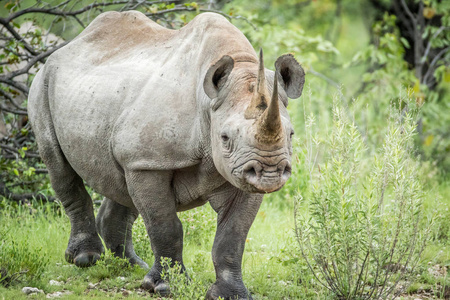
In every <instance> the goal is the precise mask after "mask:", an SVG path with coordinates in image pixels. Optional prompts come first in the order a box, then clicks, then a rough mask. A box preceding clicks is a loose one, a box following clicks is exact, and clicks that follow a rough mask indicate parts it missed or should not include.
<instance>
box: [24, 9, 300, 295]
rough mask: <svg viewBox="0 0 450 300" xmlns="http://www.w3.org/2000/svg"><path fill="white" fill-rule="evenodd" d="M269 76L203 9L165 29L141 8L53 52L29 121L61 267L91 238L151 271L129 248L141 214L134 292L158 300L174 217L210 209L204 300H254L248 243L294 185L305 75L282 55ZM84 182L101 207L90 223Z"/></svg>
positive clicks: (86, 260)
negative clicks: (268, 201) (61, 246)
mask: <svg viewBox="0 0 450 300" xmlns="http://www.w3.org/2000/svg"><path fill="white" fill-rule="evenodd" d="M275 69H276V71H275V72H273V71H270V70H267V69H265V67H264V63H263V56H262V51H261V52H260V55H259V57H258V55H257V54H256V52H255V50H254V49H253V47H252V45H251V44H250V42H249V41H248V40H247V39H246V38H245V36H244V35H243V34H242V33H241V32H240V31H239V30H238V29H237V28H236V27H234V26H233V25H232V24H231V23H230V22H229V21H228V20H227V19H226V18H224V17H222V16H220V15H218V14H213V13H203V14H200V15H198V16H197V17H195V18H194V19H193V20H192V21H191V22H190V23H188V24H187V25H186V26H184V27H183V28H181V29H179V30H169V29H166V28H164V27H162V26H160V25H158V24H157V23H155V22H153V21H151V20H150V19H148V18H147V17H146V16H145V15H144V14H142V13H140V12H134V11H129V12H122V13H119V12H107V13H103V14H101V15H100V16H98V17H97V18H96V19H95V20H94V21H93V22H92V23H91V24H90V25H89V26H88V27H87V28H86V29H85V30H84V31H83V32H82V33H81V34H80V35H79V36H77V37H76V38H75V39H74V40H73V41H71V42H70V43H69V44H68V45H66V46H65V47H63V48H61V49H60V50H58V51H56V52H55V53H53V54H52V55H51V56H50V57H49V58H48V60H47V62H46V64H45V65H44V66H43V68H42V69H41V70H40V71H39V73H38V74H37V75H36V77H35V79H34V82H33V84H32V86H31V90H30V96H29V103H28V112H29V118H30V120H31V124H32V127H33V129H34V133H35V135H36V140H37V143H38V146H39V151H40V155H41V157H42V159H43V161H44V162H45V164H46V165H47V167H48V171H49V174H50V180H51V184H52V187H53V189H54V191H55V194H56V196H57V197H58V199H59V200H60V201H61V203H62V205H63V206H64V209H65V211H66V213H67V215H68V216H69V219H70V223H71V233H70V239H69V243H68V246H67V250H66V252H65V257H66V260H67V261H68V262H70V263H74V264H75V265H76V266H79V267H86V266H90V265H92V264H94V263H95V262H96V261H97V260H98V259H99V258H100V255H101V253H102V252H103V251H104V249H103V246H102V242H101V239H100V237H101V238H102V239H103V241H104V244H105V245H106V247H108V248H110V249H111V251H112V252H113V253H115V254H116V255H119V256H122V255H123V256H125V257H126V258H128V260H129V261H130V262H131V263H133V264H139V265H141V266H143V267H148V266H147V264H146V263H145V262H144V261H142V260H141V259H140V258H139V257H138V256H137V255H136V253H135V251H134V248H133V244H132V225H133V222H134V221H135V220H136V218H137V217H138V215H139V214H140V215H141V216H142V218H143V220H144V223H145V226H146V229H147V233H148V235H149V237H150V241H151V247H152V251H153V253H154V257H155V261H154V262H153V266H152V267H151V268H150V270H149V272H148V274H147V275H146V276H145V277H144V281H143V287H144V288H146V289H148V290H150V292H156V293H160V294H162V295H167V294H168V293H169V292H170V287H169V283H167V282H165V281H164V280H163V279H162V278H161V272H162V268H163V266H162V264H161V258H162V257H168V258H170V259H171V261H172V262H178V263H179V264H180V265H181V268H182V271H183V272H184V270H185V269H184V265H183V256H182V250H183V229H182V224H181V222H180V220H179V219H178V217H177V212H179V211H184V210H187V209H191V208H194V207H197V206H200V205H204V204H205V203H207V202H209V203H210V205H211V207H212V208H213V209H214V210H215V211H216V212H217V215H218V217H217V232H216V236H215V240H214V245H213V249H212V260H213V264H214V267H215V271H216V282H215V283H214V284H213V285H212V286H211V287H210V288H209V290H208V292H207V295H206V298H207V299H217V298H219V297H222V298H224V299H231V298H233V299H235V298H239V299H251V296H250V294H249V292H248V290H247V289H246V287H245V285H244V283H243V280H242V274H241V263H242V255H243V251H244V245H245V241H246V237H247V233H248V231H249V228H250V226H251V224H252V222H253V220H254V218H255V216H256V213H257V211H258V208H259V206H260V204H261V201H262V199H263V195H264V193H270V192H274V191H277V190H279V189H280V188H281V187H282V186H283V185H284V184H285V182H286V181H287V180H288V178H289V177H290V174H291V155H292V135H293V128H292V124H291V123H290V119H289V115H288V113H287V109H286V106H287V104H288V97H289V98H298V97H299V96H300V95H301V92H302V88H303V84H304V77H305V73H304V71H303V69H302V67H301V66H300V65H299V63H298V62H297V61H296V60H295V59H294V57H293V56H292V55H290V54H286V55H283V56H281V57H279V58H278V59H277V60H276V63H275ZM85 183H86V184H87V185H88V186H90V187H92V188H93V189H94V190H95V191H97V192H98V193H100V194H101V195H103V196H104V197H105V198H104V200H103V201H102V204H101V207H100V209H99V212H98V214H97V217H96V218H95V217H94V209H93V204H92V200H91V198H90V196H89V194H88V193H87V191H86V189H85ZM99 236H100V237H99Z"/></svg>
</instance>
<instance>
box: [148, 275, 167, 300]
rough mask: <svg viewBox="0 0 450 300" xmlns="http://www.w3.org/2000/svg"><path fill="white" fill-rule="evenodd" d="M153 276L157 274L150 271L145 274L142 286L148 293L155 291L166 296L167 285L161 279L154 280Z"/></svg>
mask: <svg viewBox="0 0 450 300" xmlns="http://www.w3.org/2000/svg"><path fill="white" fill-rule="evenodd" d="M155 277H159V276H152V274H150V272H149V273H148V274H147V275H145V277H144V282H143V283H142V287H143V288H144V289H146V290H148V291H149V292H150V293H157V294H159V295H160V296H162V297H168V296H169V295H170V287H169V285H168V284H167V283H166V282H165V281H164V280H162V279H156V280H155Z"/></svg>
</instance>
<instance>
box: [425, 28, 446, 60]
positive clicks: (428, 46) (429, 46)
mask: <svg viewBox="0 0 450 300" xmlns="http://www.w3.org/2000/svg"><path fill="white" fill-rule="evenodd" d="M447 28H448V27H445V26H441V27H439V29H438V30H437V31H436V32H435V33H434V34H433V36H432V37H431V38H430V40H429V41H428V44H427V47H426V49H425V53H424V54H423V56H422V63H424V62H425V61H426V60H427V57H428V53H429V52H430V49H431V43H432V41H433V40H434V39H435V38H437V36H438V35H439V34H441V32H442V31H444V29H447Z"/></svg>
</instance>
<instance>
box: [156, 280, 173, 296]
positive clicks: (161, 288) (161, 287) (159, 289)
mask: <svg viewBox="0 0 450 300" xmlns="http://www.w3.org/2000/svg"><path fill="white" fill-rule="evenodd" d="M155 293H156V294H159V295H160V296H161V297H167V296H169V295H170V287H169V285H168V284H167V283H165V282H161V283H160V284H158V285H157V286H156V287H155Z"/></svg>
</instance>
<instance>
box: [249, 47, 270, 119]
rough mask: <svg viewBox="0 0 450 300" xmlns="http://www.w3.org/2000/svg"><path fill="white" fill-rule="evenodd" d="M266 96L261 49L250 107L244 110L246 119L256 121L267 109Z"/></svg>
mask: <svg viewBox="0 0 450 300" xmlns="http://www.w3.org/2000/svg"><path fill="white" fill-rule="evenodd" d="M266 95H268V93H267V88H266V75H265V73H264V58H263V51H262V49H261V50H259V68H258V77H257V80H256V90H255V91H254V92H253V97H252V101H251V102H250V105H249V106H248V107H247V109H246V110H245V118H246V119H256V118H257V117H259V116H260V115H261V114H262V113H263V111H264V110H265V109H266V108H267V99H266Z"/></svg>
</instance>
